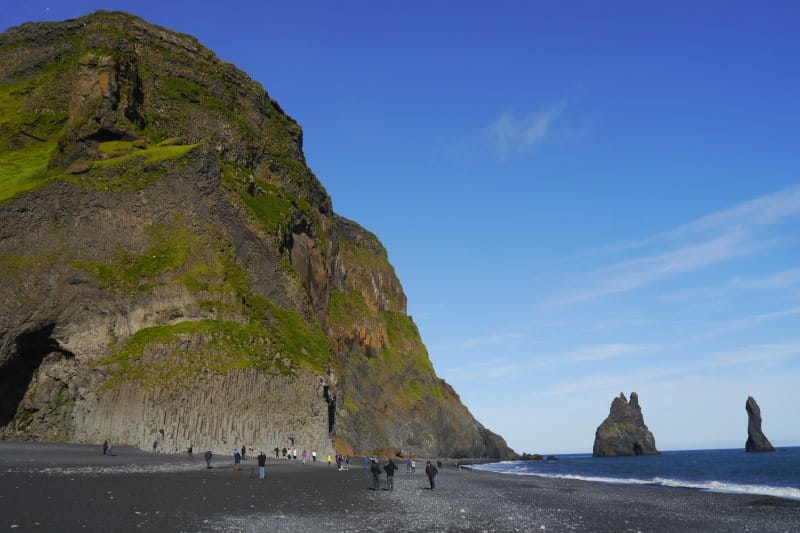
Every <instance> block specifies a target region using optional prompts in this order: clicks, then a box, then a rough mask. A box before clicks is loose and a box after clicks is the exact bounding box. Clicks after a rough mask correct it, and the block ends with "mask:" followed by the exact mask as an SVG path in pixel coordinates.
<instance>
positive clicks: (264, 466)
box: [258, 451, 267, 479]
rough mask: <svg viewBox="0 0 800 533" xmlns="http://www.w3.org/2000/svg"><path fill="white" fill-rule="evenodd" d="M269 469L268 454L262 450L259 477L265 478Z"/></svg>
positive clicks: (259, 461)
mask: <svg viewBox="0 0 800 533" xmlns="http://www.w3.org/2000/svg"><path fill="white" fill-rule="evenodd" d="M266 471H267V455H266V454H265V453H264V452H263V451H262V452H261V453H259V454H258V477H259V479H264V474H266Z"/></svg>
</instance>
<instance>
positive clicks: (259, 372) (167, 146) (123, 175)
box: [0, 12, 510, 457]
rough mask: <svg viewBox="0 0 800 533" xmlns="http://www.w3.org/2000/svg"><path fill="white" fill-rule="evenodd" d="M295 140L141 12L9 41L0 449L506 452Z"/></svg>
mask: <svg viewBox="0 0 800 533" xmlns="http://www.w3.org/2000/svg"><path fill="white" fill-rule="evenodd" d="M302 140H303V135H302V130H301V129H300V126H299V125H298V124H297V123H296V122H295V121H294V120H293V119H292V118H290V117H289V116H287V115H286V114H285V113H284V112H283V111H282V109H281V108H280V106H279V105H278V104H277V102H275V101H274V100H272V99H271V98H270V97H269V96H268V94H267V93H266V92H265V91H264V89H263V88H262V87H261V85H259V84H258V83H256V82H254V81H253V80H251V79H250V78H249V77H248V76H247V75H246V74H244V73H243V72H242V71H240V70H238V69H237V68H235V67H234V66H233V65H230V64H228V63H225V62H224V61H221V60H220V59H218V58H217V57H216V56H215V55H214V53H213V52H211V51H210V50H208V49H207V48H205V47H203V46H202V45H201V44H200V43H199V42H198V41H197V40H196V39H195V38H193V37H191V36H188V35H184V34H180V33H176V32H173V31H170V30H167V29H165V28H161V27H158V26H154V25H152V24H149V23H147V22H145V21H143V20H142V19H140V18H138V17H135V16H132V15H128V14H124V13H116V12H97V13H95V14H92V15H88V16H85V17H81V18H79V19H75V20H68V21H65V22H58V23H44V24H24V25H22V26H19V27H15V28H11V29H9V30H8V31H6V32H4V33H3V34H2V35H0V302H2V305H0V437H2V438H6V439H26V440H51V441H64V442H87V443H88V442H102V441H103V440H105V439H109V440H110V441H111V442H112V443H115V444H123V443H127V444H132V445H137V446H140V447H144V448H149V446H150V445H151V443H152V442H153V441H154V440H158V441H159V443H160V445H161V447H162V449H163V450H166V451H175V450H183V449H185V448H187V447H188V446H189V445H190V444H191V445H193V446H194V449H195V450H205V449H207V448H211V449H212V450H215V451H219V452H226V453H227V451H228V450H230V448H231V447H232V446H233V445H242V444H244V445H252V446H256V447H264V448H265V449H272V448H273V447H275V446H281V447H282V446H288V445H289V443H290V442H291V441H293V442H294V443H295V444H296V446H298V447H302V448H305V449H308V450H311V449H316V450H317V451H318V452H320V453H322V454H325V453H326V450H331V451H332V450H333V449H337V450H340V451H342V452H345V453H351V454H352V453H354V452H355V453H358V452H361V453H376V452H382V453H406V454H409V453H410V454H416V455H427V456H432V455H443V456H489V457H505V456H506V455H507V454H508V453H509V452H510V450H509V449H508V447H507V446H506V443H505V441H504V440H503V439H502V438H501V437H500V436H498V435H496V434H494V433H492V432H491V431H489V430H487V429H486V428H484V427H483V426H482V425H481V424H480V423H479V422H478V421H476V420H475V419H474V418H473V416H472V415H471V414H470V412H469V411H468V410H467V408H466V407H465V406H464V405H463V404H462V403H461V401H460V399H459V397H458V395H457V394H456V393H455V391H454V390H453V389H452V387H451V386H450V385H448V384H447V383H445V382H444V381H443V380H441V379H439V378H438V377H437V376H436V374H435V373H434V370H433V367H432V365H431V362H430V360H429V358H428V354H427V351H426V349H425V346H424V345H423V343H422V340H421V339H420V335H419V332H418V331H417V328H416V326H415V324H414V322H413V320H412V319H411V317H410V316H408V315H407V313H406V296H405V294H404V293H403V288H402V286H401V285H400V282H399V280H398V279H397V276H396V275H395V272H394V269H393V267H392V266H391V264H390V263H389V260H388V256H387V252H386V250H385V249H384V247H383V246H382V245H381V243H380V242H379V240H378V239H377V237H376V236H375V235H373V234H372V233H370V232H369V231H367V230H366V229H364V228H362V227H361V226H359V225H358V224H356V223H355V222H353V221H350V220H347V219H345V218H343V217H341V216H338V215H337V214H336V213H335V212H334V211H333V208H332V202H331V198H330V197H329V196H328V194H327V192H326V191H325V189H324V187H323V186H322V184H321V183H320V181H319V180H318V179H317V178H316V176H315V175H314V174H313V173H312V171H311V170H310V169H309V168H308V166H307V165H306V161H305V157H304V155H303V150H302ZM353 157H357V153H354V154H353ZM290 438H291V439H290Z"/></svg>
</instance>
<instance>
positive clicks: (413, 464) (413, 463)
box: [411, 457, 417, 474]
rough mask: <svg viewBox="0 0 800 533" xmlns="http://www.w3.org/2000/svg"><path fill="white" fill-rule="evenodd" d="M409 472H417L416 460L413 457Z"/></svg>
mask: <svg viewBox="0 0 800 533" xmlns="http://www.w3.org/2000/svg"><path fill="white" fill-rule="evenodd" d="M411 473H412V474H416V473H417V460H416V459H414V458H413V457H412V458H411Z"/></svg>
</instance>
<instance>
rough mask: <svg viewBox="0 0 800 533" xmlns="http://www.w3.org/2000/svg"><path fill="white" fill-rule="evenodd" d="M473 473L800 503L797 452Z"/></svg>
mask: <svg viewBox="0 0 800 533" xmlns="http://www.w3.org/2000/svg"><path fill="white" fill-rule="evenodd" d="M474 468H476V469H480V470H488V471H491V472H498V473H502V474H518V475H534V476H544V477H553V478H567V479H582V480H586V481H597V482H601V483H612V484H622V485H651V486H661V487H675V488H686V489H697V490H708V491H715V492H731V493H740V494H758V495H763V496H776V497H778V498H790V499H794V500H800V447H785V448H776V449H775V451H774V452H760V453H747V452H745V451H744V450H743V449H735V450H689V451H669V452H662V453H661V455H649V456H644V455H642V456H638V457H592V456H591V454H570V455H560V456H558V460H556V461H503V462H500V463H491V464H484V465H476V466H475V467H474Z"/></svg>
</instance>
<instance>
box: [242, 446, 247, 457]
mask: <svg viewBox="0 0 800 533" xmlns="http://www.w3.org/2000/svg"><path fill="white" fill-rule="evenodd" d="M246 454H247V448H245V447H244V444H242V459H244V456H245V455H246Z"/></svg>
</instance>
